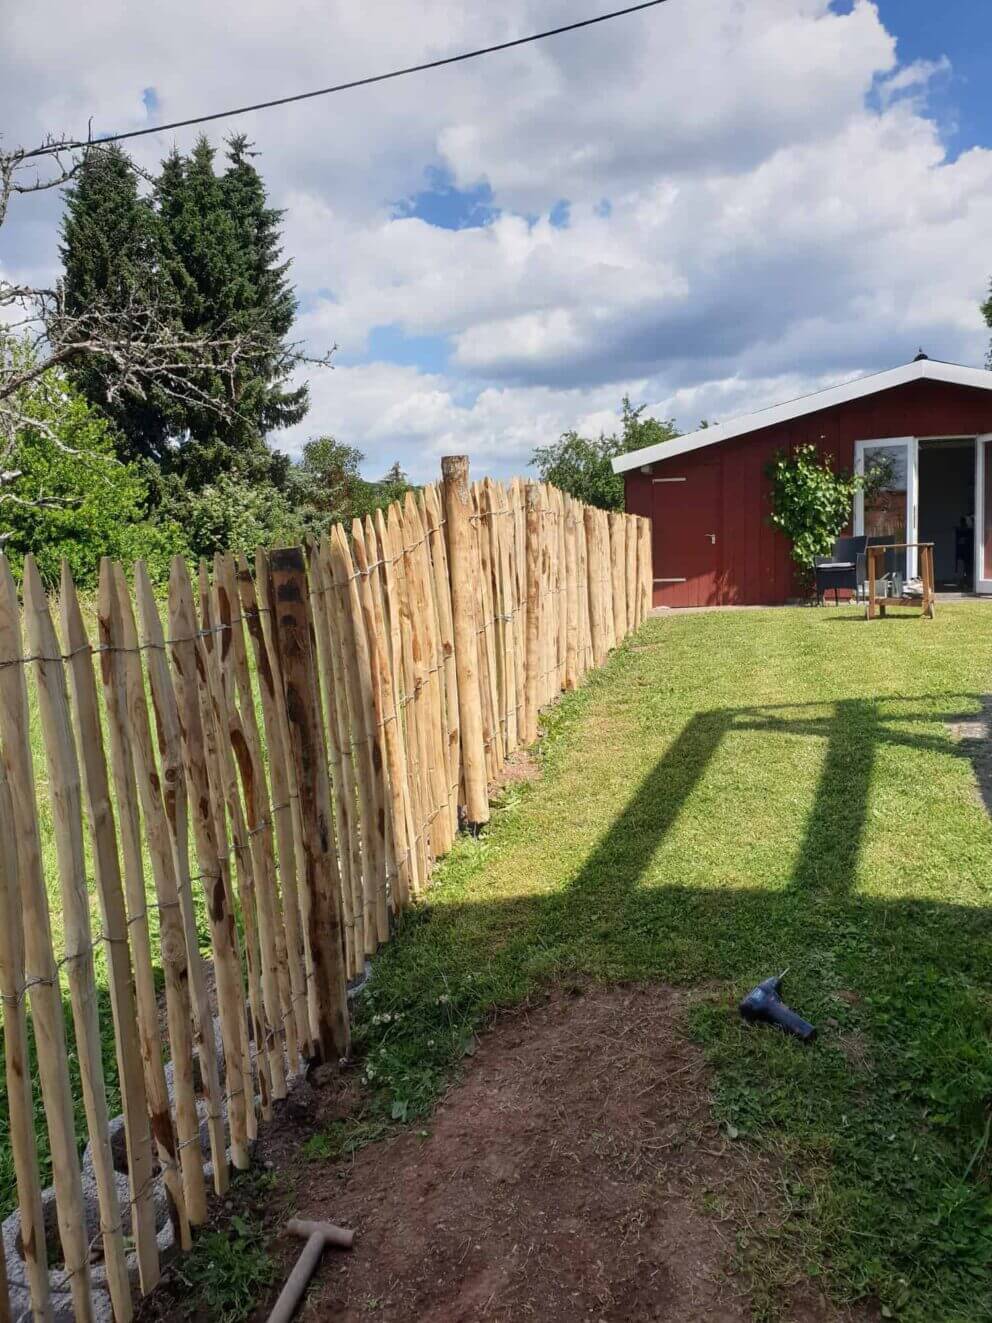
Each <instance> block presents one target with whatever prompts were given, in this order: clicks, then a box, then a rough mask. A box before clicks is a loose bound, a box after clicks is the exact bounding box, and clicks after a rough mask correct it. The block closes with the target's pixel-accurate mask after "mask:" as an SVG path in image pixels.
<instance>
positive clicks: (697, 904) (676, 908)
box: [504, 694, 992, 982]
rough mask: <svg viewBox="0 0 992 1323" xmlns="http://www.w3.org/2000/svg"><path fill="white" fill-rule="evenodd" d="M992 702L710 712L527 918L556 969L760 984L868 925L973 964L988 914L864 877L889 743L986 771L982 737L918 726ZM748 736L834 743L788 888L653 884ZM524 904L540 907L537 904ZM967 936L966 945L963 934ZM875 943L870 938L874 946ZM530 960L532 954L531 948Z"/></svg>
mask: <svg viewBox="0 0 992 1323" xmlns="http://www.w3.org/2000/svg"><path fill="white" fill-rule="evenodd" d="M935 699H936V700H939V701H940V702H941V703H945V702H952V703H954V704H956V705H959V706H960V708H961V709H962V711H961V712H956V713H953V714H950V715H948V714H935V713H934V711H933V710H932V708H931V710H927V705H928V704H932V703H933V702H934V700H935ZM987 710H988V700H987V699H986V698H984V697H983V696H981V695H977V694H953V695H952V694H939V695H921V696H918V697H917V696H911V697H905V698H892V699H889V698H885V699H881V700H875V699H869V698H852V699H844V700H841V701H840V702H837V703H835V704H823V703H819V704H809V705H775V706H772V705H769V706H748V707H739V708H722V709H715V710H713V711H709V712H702V713H699V714H697V715H696V716H694V717H692V719H691V720H690V721H689V722H688V723H687V724H686V725H685V726H684V727H683V729H682V731H681V732H680V733H679V735H678V737H677V738H676V739H675V740H674V741H673V743H672V744H671V745H670V746H669V748H668V749H667V751H666V752H665V754H664V755H663V757H662V758H660V759H659V761H658V762H657V763H656V764H655V765H654V767H652V769H651V770H650V772H649V773H648V774H647V776H645V777H644V778H643V780H642V781H641V783H640V784H639V786H638V787H637V789H636V791H635V792H634V794H633V795H632V796H631V798H630V799H629V800H628V802H627V804H626V805H625V807H624V809H623V810H622V812H621V813H620V814H619V815H618V816H617V818H616V819H615V820H614V821H613V822H612V823H611V825H610V827H609V829H608V830H607V831H606V832H605V834H604V835H603V836H602V837H601V838H600V839H599V840H598V841H597V843H596V845H595V846H594V847H593V849H592V850H591V851H590V853H589V855H588V856H587V857H586V859H585V861H584V862H583V864H582V866H581V868H580V869H579V870H578V871H577V873H576V874H575V876H574V877H573V878H572V879H571V881H570V882H569V884H568V885H567V886H566V887H565V888H564V890H562V891H561V892H558V893H555V894H552V895H551V896H548V897H546V898H545V899H544V900H543V901H541V902H540V903H539V905H538V907H537V909H536V910H535V911H534V912H533V914H532V916H531V920H532V921H531V922H525V923H524V924H523V926H524V927H525V928H527V929H529V933H528V939H527V940H528V941H529V942H531V943H532V944H534V946H535V947H536V949H537V950H538V951H541V952H544V953H545V959H546V960H547V963H548V964H549V966H554V965H555V964H560V965H561V966H562V967H568V966H576V965H577V966H580V967H586V968H589V969H590V970H593V971H599V972H604V973H605V972H611V971H612V972H615V973H618V974H619V973H623V974H627V975H637V974H645V975H653V976H658V975H662V976H664V975H665V973H666V971H670V972H671V973H672V974H674V975H675V976H678V977H682V978H690V979H692V978H709V977H712V975H713V972H714V970H715V969H717V968H720V969H722V970H724V971H726V972H727V973H731V972H734V973H736V974H737V976H738V977H739V978H740V979H741V980H743V981H744V982H747V981H749V980H753V979H754V978H756V977H758V976H766V975H767V974H768V973H769V972H773V971H774V970H775V969H776V968H778V969H781V968H782V967H784V966H785V965H787V964H790V963H798V964H802V963H803V953H804V952H806V953H808V952H810V951H815V950H816V948H817V946H818V944H819V945H820V946H823V945H824V944H825V945H826V946H828V947H830V946H831V945H835V944H836V943H834V942H833V939H832V938H831V937H830V932H831V931H833V930H837V929H838V928H839V929H841V930H843V931H844V932H846V933H847V934H848V936H847V937H846V938H845V942H846V944H847V945H848V946H851V945H853V946H857V945H858V944H859V942H861V944H862V945H863V944H864V942H862V941H861V938H860V937H859V935H858V931H857V930H858V928H859V926H860V925H863V926H864V928H865V932H866V934H870V933H871V932H872V931H873V930H874V929H876V928H878V929H879V931H882V932H885V933H887V936H886V938H885V941H884V942H882V943H881V945H880V946H879V948H878V949H879V953H881V951H882V950H883V949H884V950H888V949H890V948H891V939H892V936H893V934H894V933H895V932H896V930H898V931H899V932H900V934H901V937H900V940H901V941H902V943H903V946H904V949H905V950H906V951H912V953H913V958H914V959H916V960H922V961H924V962H926V961H927V960H928V959H929V958H930V957H931V956H932V957H934V958H939V962H940V963H941V964H942V965H944V964H946V962H947V959H948V953H949V952H952V951H953V952H954V957H953V958H954V959H955V960H962V961H964V962H965V964H969V965H970V964H972V963H973V961H972V958H971V956H969V954H968V951H967V950H966V948H967V947H969V946H970V944H971V943H972V942H973V941H974V939H975V935H976V933H978V932H984V933H988V932H989V931H990V930H992V923H990V916H989V911H988V910H983V909H975V908H972V907H969V906H958V905H944V904H939V903H938V904H934V903H931V902H930V901H924V900H919V901H917V900H911V899H900V900H892V901H882V900H878V899H877V898H874V897H872V898H869V897H866V896H864V895H862V894H859V893H858V891H857V877H858V867H859V860H860V856H861V851H862V847H863V843H864V837H865V831H866V826H867V822H868V814H869V808H870V802H869V801H870V789H871V779H872V771H873V767H874V764H875V759H876V756H877V754H878V751H879V750H880V749H882V748H885V747H897V748H904V749H907V750H918V751H923V752H930V753H939V754H943V755H946V756H950V757H959V758H965V759H967V760H969V761H970V762H972V764H973V766H975V767H976V775H978V772H979V769H978V766H977V760H978V757H979V755H978V753H977V752H976V748H977V746H978V744H979V742H977V741H968V740H963V741H962V740H956V739H954V738H953V736H952V734H951V731H950V730H948V733H947V735H946V736H942V735H935V734H932V733H929V732H925V731H916V730H914V729H912V728H913V727H914V726H915V725H922V724H929V725H933V724H935V723H937V722H950V721H955V720H958V719H961V718H964V719H967V718H971V719H974V717H975V714H976V711H977V712H985V711H987ZM907 728H908V729H907ZM738 731H756V732H767V733H768V734H770V735H774V734H781V735H783V736H790V737H793V738H795V737H800V738H816V739H822V740H825V741H826V752H825V756H824V759H823V764H822V768H821V771H820V775H819V780H818V783H817V786H816V790H815V793H814V798H813V803H812V806H811V809H810V811H809V814H808V816H807V819H806V823H805V827H804V831H803V836H802V839H801V842H800V844H799V847H798V849H797V850H796V853H795V862H794V865H793V869H792V874H791V877H790V879H789V881H788V884H787V885H786V886H784V887H783V886H781V885H778V886H775V887H769V888H768V889H767V890H764V889H758V890H748V889H746V888H744V889H733V888H723V887H720V886H719V885H715V886H714V888H713V889H712V890H705V889H698V888H692V887H684V886H680V884H679V880H678V879H677V878H675V877H672V878H670V879H666V880H664V881H662V882H659V881H657V880H656V881H655V882H654V883H653V885H651V886H650V887H645V886H643V885H641V883H642V881H643V879H644V877H645V875H646V873H647V872H648V869H649V866H650V862H651V859H652V857H653V856H654V855H655V853H656V852H657V850H658V849H659V847H660V846H661V845H662V843H663V842H664V840H665V838H666V837H667V836H668V834H669V833H670V832H671V830H672V828H673V826H674V824H675V822H676V821H677V819H678V818H679V815H680V814H681V812H682V810H683V808H684V807H685V805H686V804H687V802H688V800H689V799H690V797H691V796H692V794H693V792H694V791H695V790H696V788H697V787H698V786H699V785H700V783H701V781H702V780H703V778H704V777H705V775H706V771H707V768H708V767H709V765H710V763H711V762H712V760H713V758H714V757H715V755H716V754H717V752H718V750H719V749H720V747H721V744H722V742H723V741H724V740H725V739H726V738H727V737H728V736H730V735H732V734H733V733H734V732H738ZM981 743H982V747H983V749H984V742H981ZM985 756H986V757H987V753H986V754H985ZM717 812H719V809H718V810H717ZM727 813H728V819H727V821H726V822H725V823H723V824H721V825H720V830H723V831H724V832H725V833H726V837H727V848H728V850H729V851H732V850H733V840H734V836H733V833H734V821H733V817H732V814H733V806H732V805H727ZM521 904H522V905H523V907H524V908H525V909H526V908H527V905H528V903H527V902H526V901H524V902H521ZM869 916H871V917H869ZM504 917H505V916H504ZM958 930H960V937H961V940H957V939H956V938H954V937H953V933H954V932H957V931H958ZM872 940H873V939H872V938H870V937H869V936H867V935H866V936H865V937H864V941H867V942H869V944H871V942H872ZM521 958H522V959H523V958H527V957H526V952H525V950H524V947H521ZM879 958H881V956H880V957H879Z"/></svg>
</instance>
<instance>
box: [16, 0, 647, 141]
mask: <svg viewBox="0 0 992 1323" xmlns="http://www.w3.org/2000/svg"><path fill="white" fill-rule="evenodd" d="M666 3H667V0H642V2H641V3H640V4H636V5H628V6H627V7H626V8H625V9H613V10H611V11H610V12H609V13H608V14H597V15H596V16H595V17H593V18H583V19H579V20H578V21H577V22H575V23H563V24H562V25H561V27H557V28H547V29H545V31H543V32H532V33H531V34H530V36H527V37H515V38H514V39H513V40H512V41H501V42H498V43H497V44H496V45H494V46H480V47H479V48H478V49H477V50H472V51H462V52H461V53H460V54H458V55H446V56H444V58H443V59H440V60H428V61H426V62H425V63H423V64H409V65H407V66H406V67H405V68H403V69H392V70H391V71H390V72H389V73H381V74H371V75H370V76H369V77H367V78H354V79H352V80H351V81H350V82H347V83H335V84H334V85H333V86H331V87H319V88H316V89H315V90H314V91H312V92H297V93H295V94H294V95H293V96H282V97H276V98H274V99H273V100H271V101H258V102H256V103H255V104H254V105H250V106H237V107H235V109H233V110H217V111H214V112H213V113H212V114H209V115H195V116H193V117H192V118H190V119H177V120H173V121H172V123H171V124H156V125H154V126H150V127H149V128H145V129H131V130H129V131H128V132H127V133H109V134H107V135H106V136H105V137H100V138H81V139H79V140H78V141H76V142H60V143H53V144H50V145H46V146H44V147H35V148H33V149H32V150H31V151H29V152H25V153H24V156H23V158H22V159H27V158H28V157H32V156H51V155H53V154H54V153H55V152H68V151H75V150H77V149H78V148H80V147H90V146H93V145H94V144H95V143H111V142H124V141H126V140H127V139H129V138H144V137H146V136H147V135H148V134H149V133H168V132H169V130H170V129H185V128H189V127H190V126H191V125H193V124H209V123H210V122H211V121H212V120H218V119H230V118H231V117H232V116H234V115H246V114H248V112H249V111H252V110H271V109H272V108H273V107H274V106H288V105H290V104H291V103H292V102H294V101H310V100H312V99H313V98H314V97H318V96H331V95H332V94H333V93H335V92H348V91H351V89H352V88H355V87H369V86H370V85H371V84H372V83H385V82H388V81H389V80H390V79H393V78H405V77H406V75H407V74H415V73H424V72H425V71H426V70H428V69H441V68H443V67H444V66H445V65H448V64H461V63H463V62H464V61H465V60H477V59H478V58H479V57H480V56H482V55H494V54H495V53H496V52H497V51H508V50H512V49H513V48H514V47H516V46H527V45H529V44H530V43H531V42H534V41H545V40H546V39H547V38H548V37H559V36H561V35H562V33H564V32H576V31H578V29H579V28H590V27H593V26H594V25H595V24H597V23H607V22H609V20H610V19H614V18H623V17H624V16H625V15H627V14H636V13H638V12H640V11H641V10H642V9H654V8H655V7H656V6H658V5H663V4H666Z"/></svg>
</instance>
